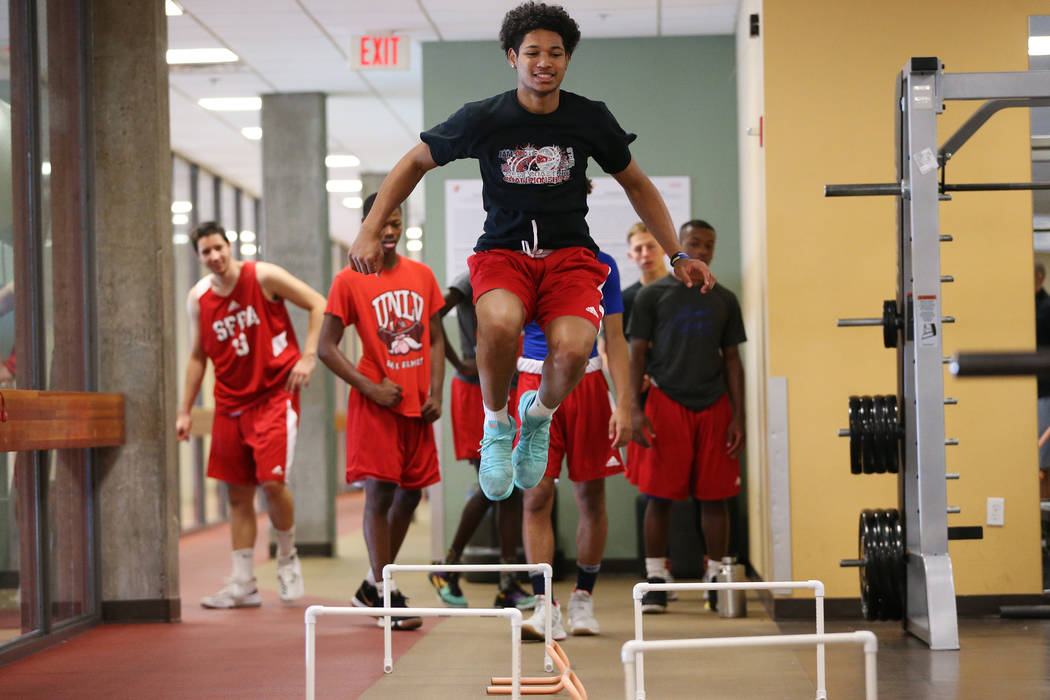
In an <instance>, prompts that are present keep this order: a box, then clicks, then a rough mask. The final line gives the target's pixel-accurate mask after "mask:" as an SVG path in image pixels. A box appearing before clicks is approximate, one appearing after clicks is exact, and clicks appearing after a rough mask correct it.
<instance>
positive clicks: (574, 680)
mask: <svg viewBox="0 0 1050 700" xmlns="http://www.w3.org/2000/svg"><path fill="white" fill-rule="evenodd" d="M547 654H548V656H550V657H551V658H552V659H553V660H554V665H555V666H557V667H558V670H559V671H560V672H561V675H558V676H529V677H525V678H522V679H521V686H522V687H521V694H522V695H553V694H554V693H560V692H561V691H563V690H564V691H565V692H566V693H568V694H569V697H570V698H572V700H587V689H586V688H584V687H583V683H582V682H581V681H580V678H579V676H577V675H576V673H575V672H574V671H573V670H572V666H571V664H570V663H569V656H568V655H567V654H566V653H565V650H564V649H562V648H561V645H560V644H558V643H557V642H551V643H550V644H548V645H547ZM512 682H513V679H512V678H509V677H494V678H493V679H492V685H490V686H489V687H488V688H486V692H487V693H488V694H489V695H510V694H511V688H510V685H511V683H512Z"/></svg>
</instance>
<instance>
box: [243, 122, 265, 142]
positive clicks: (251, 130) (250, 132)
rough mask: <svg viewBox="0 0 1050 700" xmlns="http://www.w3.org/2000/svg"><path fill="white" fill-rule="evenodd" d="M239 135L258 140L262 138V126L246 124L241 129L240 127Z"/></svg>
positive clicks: (250, 139)
mask: <svg viewBox="0 0 1050 700" xmlns="http://www.w3.org/2000/svg"><path fill="white" fill-rule="evenodd" d="M241 136H243V137H244V138H246V139H248V140H249V141H258V140H260V139H262V127H261V126H246V127H244V128H243V129H241Z"/></svg>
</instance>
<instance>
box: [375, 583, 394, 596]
mask: <svg viewBox="0 0 1050 700" xmlns="http://www.w3.org/2000/svg"><path fill="white" fill-rule="evenodd" d="M390 590H393V589H392V588H391V589H390ZM376 593H378V594H379V597H380V599H382V597H383V581H382V579H380V580H379V581H376Z"/></svg>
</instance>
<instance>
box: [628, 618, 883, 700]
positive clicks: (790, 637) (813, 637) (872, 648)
mask: <svg viewBox="0 0 1050 700" xmlns="http://www.w3.org/2000/svg"><path fill="white" fill-rule="evenodd" d="M794 644H818V645H821V646H823V645H825V644H863V645H864V697H865V698H867V700H876V698H877V697H878V677H877V675H876V671H875V668H876V663H875V662H876V655H877V653H878V650H879V641H878V639H876V638H875V633H874V632H869V631H867V630H858V631H856V632H836V633H833V634H774V635H767V636H761V637H706V638H703V639H658V640H652V641H639V640H637V639H632V640H631V641H629V642H626V643H625V644H624V645H623V647H621V649H620V660H621V661H622V662H623V672H624V691H625V695H624V697H625V698H626V700H631V698H632V697H633V696H634V694H635V693H636V692H637V690H638V682H637V680H636V678H635V664H636V659H637V658H639V657H640V656H641V654H642V652H645V651H669V650H672V649H716V648H726V647H775V646H791V645H794Z"/></svg>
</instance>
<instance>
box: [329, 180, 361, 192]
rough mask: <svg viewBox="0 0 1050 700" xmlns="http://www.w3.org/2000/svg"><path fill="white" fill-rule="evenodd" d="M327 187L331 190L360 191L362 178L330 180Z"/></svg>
mask: <svg viewBox="0 0 1050 700" xmlns="http://www.w3.org/2000/svg"><path fill="white" fill-rule="evenodd" d="M325 189H327V190H328V191H329V192H360V191H361V181H360V180H329V181H328V182H327V183H325Z"/></svg>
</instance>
